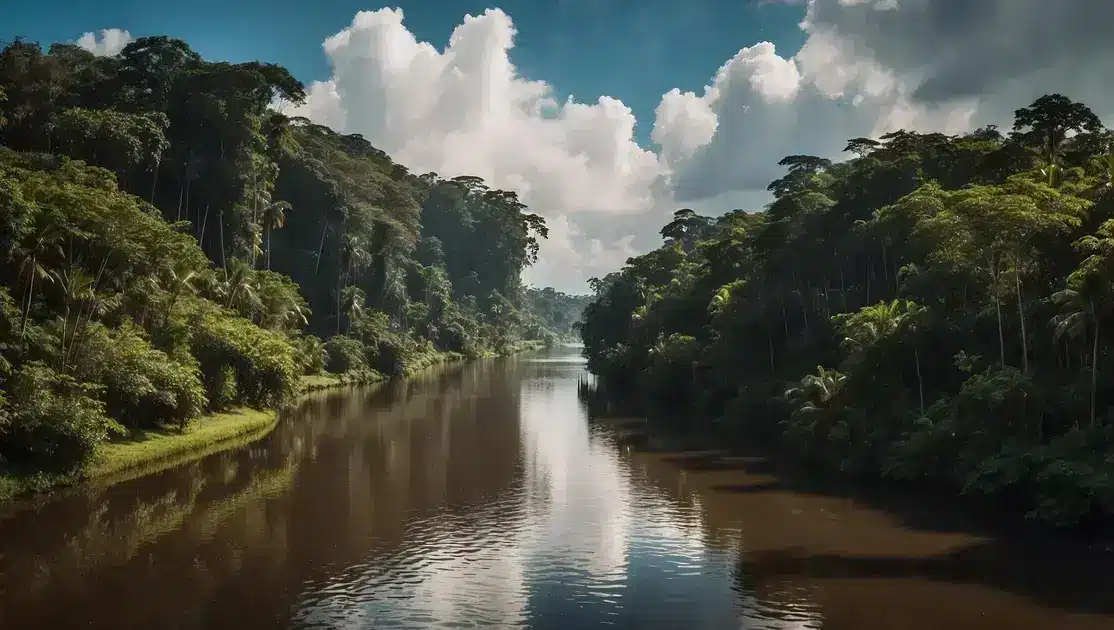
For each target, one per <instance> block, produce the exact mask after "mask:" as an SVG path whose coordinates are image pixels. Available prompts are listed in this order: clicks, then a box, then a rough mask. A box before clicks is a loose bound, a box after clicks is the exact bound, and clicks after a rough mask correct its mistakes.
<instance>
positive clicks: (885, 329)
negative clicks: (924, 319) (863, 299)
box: [836, 299, 925, 416]
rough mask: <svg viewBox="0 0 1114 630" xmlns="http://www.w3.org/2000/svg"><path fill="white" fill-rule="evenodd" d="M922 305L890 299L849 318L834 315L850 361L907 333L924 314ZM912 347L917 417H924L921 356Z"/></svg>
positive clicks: (915, 348)
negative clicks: (842, 334) (896, 336)
mask: <svg viewBox="0 0 1114 630" xmlns="http://www.w3.org/2000/svg"><path fill="white" fill-rule="evenodd" d="M924 311H925V309H924V307H923V306H921V305H919V304H917V303H916V302H913V301H912V300H901V299H894V300H891V301H889V302H879V303H878V304H875V305H873V306H866V307H863V308H862V309H860V310H859V312H857V313H855V314H853V315H840V316H836V319H837V321H839V322H840V323H842V325H843V333H844V335H845V337H844V340H843V341H844V344H845V345H846V346H848V347H849V348H852V351H853V352H854V354H852V360H854V359H855V358H857V357H858V356H860V354H859V353H860V352H861V350H863V349H864V348H866V347H868V346H870V345H873V344H874V343H877V342H878V341H880V340H882V339H884V338H886V337H889V336H890V335H893V334H897V333H909V332H912V331H913V330H914V329H915V326H916V324H917V322H918V320H919V318H920V316H921V315H922V314H923V313H924ZM910 345H912V347H913V361H914V363H915V364H916V368H917V393H918V395H919V398H920V405H921V415H922V416H923V415H924V379H923V378H922V376H921V355H920V351H919V349H918V348H917V344H916V343H912V344H910Z"/></svg>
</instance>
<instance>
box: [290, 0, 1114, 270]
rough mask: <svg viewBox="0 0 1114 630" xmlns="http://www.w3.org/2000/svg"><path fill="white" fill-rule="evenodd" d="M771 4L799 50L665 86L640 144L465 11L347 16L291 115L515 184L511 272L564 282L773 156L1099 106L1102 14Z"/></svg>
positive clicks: (732, 189) (611, 112)
mask: <svg viewBox="0 0 1114 630" xmlns="http://www.w3.org/2000/svg"><path fill="white" fill-rule="evenodd" d="M769 1H775V0H769ZM776 1H782V2H792V3H794V4H801V5H804V9H803V13H804V18H803V20H802V22H801V25H800V27H801V29H803V30H804V32H805V34H806V41H805V44H804V45H803V46H802V48H801V49H800V50H797V51H788V53H787V52H784V51H779V50H778V49H777V48H775V46H774V45H773V44H772V43H769V42H758V43H750V45H746V46H744V47H742V48H740V50H739V52H738V53H737V54H735V55H734V56H733V57H732V58H731V59H729V60H727V61H726V62H725V63H724V64H723V66H722V67H721V68H720V69H719V71H718V72H717V73H716V74H715V75H714V76H713V77H710V80H709V83H708V85H707V86H706V87H705V88H704V89H703V90H701V91H698V92H682V91H680V90H677V89H674V90H671V91H669V92H667V93H666V94H664V95H663V96H662V98H661V101H660V104H659V105H658V107H657V110H656V112H655V120H654V121H653V127H652V134H651V139H652V141H653V142H654V143H655V144H656V145H657V148H656V150H654V151H651V150H648V149H646V148H643V147H641V146H639V145H638V143H637V142H636V141H635V139H634V133H633V132H634V125H635V119H634V116H633V114H632V112H631V110H630V109H629V108H628V107H626V106H625V105H624V104H623V103H622V102H620V101H618V100H616V99H612V98H607V97H602V98H600V99H598V100H597V101H595V102H592V103H579V102H576V101H575V100H573V99H572V98H570V99H568V100H566V101H557V100H556V99H555V98H554V97H553V90H552V89H551V87H550V86H549V85H548V84H547V83H545V82H544V81H537V80H528V79H526V78H524V77H523V76H521V75H520V74H519V73H518V71H517V70H516V68H515V66H514V64H513V63H512V61H511V55H510V53H511V50H512V48H513V46H514V38H515V29H514V26H513V24H512V22H511V19H510V17H509V16H507V15H506V14H505V13H503V12H502V11H500V10H498V9H492V10H488V11H486V12H485V13H484V14H483V15H480V16H466V17H465V18H464V20H463V22H462V23H461V24H460V25H459V26H458V27H457V28H456V30H455V31H454V32H453V34H452V36H451V38H450V40H449V42H448V44H447V45H446V46H445V47H444V48H443V49H439V48H437V47H435V46H434V45H432V44H430V43H427V42H420V41H417V39H416V38H415V37H414V36H413V34H412V33H410V31H409V30H408V29H407V28H406V27H405V26H404V24H403V14H402V11H401V10H392V9H381V10H379V11H370V12H366V11H365V12H361V13H359V14H357V15H356V17H355V19H354V20H353V22H352V24H351V25H349V26H348V27H347V28H345V29H344V30H342V31H340V32H339V33H337V34H336V35H334V36H332V37H330V38H329V39H328V40H326V41H325V43H324V50H325V53H326V54H327V55H328V57H329V59H330V60H331V62H332V66H333V75H332V77H331V79H329V80H328V81H324V82H318V83H315V84H313V85H312V86H311V88H310V90H309V93H310V96H309V98H308V100H307V102H306V104H305V105H303V106H301V107H299V108H297V110H296V111H295V112H293V113H297V114H299V115H304V116H307V117H309V118H311V119H314V120H316V121H318V122H321V123H323V124H327V125H330V126H332V127H334V128H336V129H338V130H342V131H345V132H349V133H361V134H363V135H364V136H365V137H366V138H368V139H369V140H370V141H371V142H373V143H374V144H375V145H376V146H378V147H380V148H382V149H384V150H385V151H387V152H388V153H390V154H391V155H392V156H393V157H394V158H395V159H396V160H398V161H400V162H402V163H404V164H406V165H407V166H408V167H410V168H411V169H412V170H415V171H428V170H434V171H437V172H439V173H441V174H443V175H445V176H455V175H462V174H471V175H478V176H481V177H483V178H484V179H486V180H488V181H489V182H490V183H491V184H492V185H494V186H498V187H502V188H508V189H512V190H515V191H517V192H518V193H519V195H520V196H521V197H522V198H523V200H524V201H525V202H526V203H527V204H529V205H530V206H531V208H532V209H533V210H534V211H536V212H539V213H540V214H542V215H543V216H545V217H546V219H547V221H548V223H549V225H550V229H551V234H550V239H549V241H548V242H547V243H545V244H544V245H543V247H542V252H541V255H542V260H541V261H540V262H539V264H538V265H537V266H536V267H535V268H533V269H532V270H530V271H529V272H528V276H527V279H528V280H530V281H533V282H535V283H538V284H550V285H553V286H556V287H557V288H559V289H563V290H582V289H583V288H584V280H585V279H586V278H588V277H590V276H593V275H602V274H605V273H607V272H608V271H611V270H614V269H615V268H617V267H618V266H619V265H621V264H622V262H623V261H624V260H625V259H626V257H628V256H629V255H632V254H634V253H637V252H640V251H645V250H646V249H649V248H651V247H653V246H655V245H656V244H657V243H659V242H660V239H659V237H658V235H657V230H658V229H659V227H660V225H661V224H662V223H663V222H664V219H665V217H666V216H667V215H668V214H669V213H670V212H672V211H673V210H674V209H676V208H677V207H681V206H689V207H692V208H693V209H695V210H697V211H698V212H703V213H708V214H716V213H720V212H723V211H727V210H730V209H733V208H743V209H757V208H760V207H761V206H762V204H764V203H765V202H766V201H768V199H769V197H768V194H767V193H766V192H765V187H766V184H767V183H768V182H770V181H771V180H773V179H775V178H777V177H779V176H780V175H781V169H780V167H778V166H777V165H776V162H777V160H778V159H780V158H781V157H783V156H785V155H789V154H798V153H807V154H813V155H820V156H824V157H838V156H839V154H840V150H841V149H842V147H843V145H844V143H845V142H846V140H847V139H848V138H851V137H856V136H874V137H877V136H878V135H881V134H883V133H886V132H888V131H892V130H896V129H900V128H905V129H916V130H921V131H929V130H931V131H941V132H945V133H958V132H961V131H964V130H967V129H971V128H973V127H975V126H979V125H983V124H987V123H995V124H999V125H1008V124H1009V123H1010V122H1011V120H1012V112H1013V110H1014V109H1016V108H1018V107H1021V106H1024V105H1026V104H1028V103H1030V102H1032V100H1034V99H1035V98H1037V97H1038V96H1040V95H1041V94H1045V93H1048V92H1061V93H1064V94H1066V95H1067V96H1069V97H1071V98H1074V99H1076V100H1082V101H1083V102H1085V103H1087V104H1089V105H1091V106H1092V107H1093V108H1094V109H1095V110H1096V112H1097V113H1099V114H1100V116H1109V115H1111V114H1114V98H1111V97H1112V96H1114V93H1112V92H1114V66H1111V65H1110V64H1109V63H1107V62H1106V60H1107V59H1108V58H1109V56H1110V54H1111V53H1114V50H1112V49H1114V38H1110V37H1109V36H1108V33H1107V25H1109V24H1111V23H1114V3H1111V2H1099V1H1097V0H1059V1H1058V2H1047V1H1045V0H981V1H980V2H971V1H970V0H776ZM740 44H741V45H742V44H748V42H740Z"/></svg>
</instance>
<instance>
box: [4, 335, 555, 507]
mask: <svg viewBox="0 0 1114 630" xmlns="http://www.w3.org/2000/svg"><path fill="white" fill-rule="evenodd" d="M545 346H546V344H545V342H543V341H522V342H518V343H516V344H514V345H513V346H511V347H510V348H508V349H507V351H506V352H504V353H502V354H494V353H492V354H491V355H489V356H485V357H477V358H481V359H483V358H495V357H497V356H509V355H513V354H518V353H522V352H531V351H536V350H541V349H543V348H544V347H545ZM465 360H468V357H466V356H465V355H463V354H460V353H455V352H439V353H437V354H436V355H429V356H428V357H427V358H426V359H425V360H423V361H421V362H420V363H418V364H416V365H412V366H410V367H409V369H407V370H406V373H405V375H404V376H403V377H402V378H409V377H412V376H414V375H415V374H418V373H419V372H422V371H424V370H428V369H431V368H434V367H436V366H439V365H446V364H450V363H456V362H460V361H465ZM387 380H389V379H388V378H387V377H386V376H384V375H382V374H379V373H377V372H373V373H371V374H370V375H364V376H361V377H360V378H347V377H345V376H344V375H337V374H328V373H323V374H313V375H307V376H303V377H302V378H301V381H300V385H299V391H298V396H304V395H306V394H309V393H312V392H317V391H322V390H327V389H333V388H337V387H346V386H354V385H373V384H375V383H380V382H385V381H387ZM278 417H279V410H276V409H252V408H249V407H243V408H239V409H232V410H228V411H224V412H220V413H215V414H211V415H208V416H204V417H202V418H200V419H199V420H197V421H196V422H194V423H192V424H191V425H190V427H189V428H187V429H186V430H185V431H179V430H177V429H174V428H165V429H158V430H146V431H139V432H136V433H134V434H132V435H129V436H128V437H126V438H123V439H120V440H116V441H113V442H109V443H108V444H105V445H104V446H102V447H101V450H100V452H99V453H98V454H97V457H96V459H95V460H94V462H93V463H92V464H90V465H89V466H88V467H87V468H86V469H85V470H84V471H82V472H81V473H75V474H69V475H63V474H57V473H45V472H35V473H26V474H23V473H6V474H0V503H3V502H8V501H12V500H15V499H19V498H23V497H29V496H32V495H37V494H44V493H49V492H52V491H54V490H58V489H61V488H65V487H69V486H74V485H78V484H82V483H89V484H95V485H112V484H114V483H119V482H121V481H127V480H129V479H134V478H136V477H141V476H144V475H150V474H154V473H157V472H159V471H162V470H166V469H167V468H171V467H174V466H177V465H179V464H182V463H185V462H188V461H192V460H196V459H200V458H203V457H207V456H208V455H211V454H213V453H217V452H220V451H223V450H227V449H230V448H235V447H239V446H242V445H244V444H248V443H251V442H254V441H256V440H259V439H262V438H263V437H265V436H266V435H267V434H269V433H270V432H271V431H272V430H273V429H274V428H275V425H276V423H277V422H278Z"/></svg>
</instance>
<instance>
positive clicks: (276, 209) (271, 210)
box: [263, 201, 293, 269]
mask: <svg viewBox="0 0 1114 630" xmlns="http://www.w3.org/2000/svg"><path fill="white" fill-rule="evenodd" d="M292 209H293V207H292V206H291V205H290V204H289V203H288V202H286V201H275V202H273V203H268V204H267V205H266V206H264V207H263V229H264V230H265V231H266V233H267V245H266V248H267V253H266V257H265V261H266V263H265V264H266V268H267V269H270V268H271V230H272V229H276V230H277V229H279V228H281V227H282V226H284V225H286V213H287V212H290V211H291V210H292Z"/></svg>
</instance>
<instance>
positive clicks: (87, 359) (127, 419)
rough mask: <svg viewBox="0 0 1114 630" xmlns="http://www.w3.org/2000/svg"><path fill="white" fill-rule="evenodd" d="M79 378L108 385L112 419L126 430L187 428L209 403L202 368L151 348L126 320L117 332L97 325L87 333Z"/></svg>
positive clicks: (77, 370)
mask: <svg viewBox="0 0 1114 630" xmlns="http://www.w3.org/2000/svg"><path fill="white" fill-rule="evenodd" d="M77 343H79V344H80V347H79V349H78V352H77V353H76V355H77V357H76V359H75V365H74V375H75V376H76V377H77V378H78V379H80V380H83V381H88V382H92V383H99V384H101V385H103V386H104V390H103V391H104V394H103V399H104V402H105V404H106V406H107V411H108V413H109V415H111V416H112V417H113V418H115V419H117V420H119V421H120V422H121V423H123V424H124V425H126V426H129V427H132V428H137V427H150V426H156V425H159V424H163V423H169V424H176V425H178V426H184V425H185V424H186V423H188V422H189V421H190V420H191V419H193V418H196V417H197V416H199V415H201V413H202V411H203V410H204V409H205V406H206V404H207V402H208V401H207V399H206V396H205V388H204V386H203V385H202V383H201V374H200V372H199V370H198V365H197V362H196V361H195V360H193V358H192V357H189V356H188V355H187V356H186V357H184V358H186V359H188V360H187V361H180V360H175V359H172V358H171V357H170V356H168V355H167V354H166V353H164V352H162V351H161V350H156V349H155V348H152V347H151V345H150V343H148V341H147V339H146V337H145V336H144V334H143V331H142V330H140V329H139V328H138V327H137V326H135V325H134V324H132V323H131V321H130V320H125V321H124V323H123V325H122V326H121V327H120V328H119V329H117V330H109V329H107V328H105V327H104V326H102V325H100V324H93V325H91V326H89V327H88V329H87V330H86V331H85V332H84V333H83V334H82V336H81V337H80V338H79V340H78V341H77Z"/></svg>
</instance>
